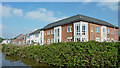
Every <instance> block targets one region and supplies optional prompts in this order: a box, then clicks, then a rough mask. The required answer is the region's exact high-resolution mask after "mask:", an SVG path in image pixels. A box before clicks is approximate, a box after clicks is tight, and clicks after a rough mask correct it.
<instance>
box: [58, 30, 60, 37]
mask: <svg viewBox="0 0 120 68" xmlns="http://www.w3.org/2000/svg"><path fill="white" fill-rule="evenodd" d="M59 31H60V30H59V29H58V37H59V33H60V32H59Z"/></svg>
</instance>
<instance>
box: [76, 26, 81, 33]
mask: <svg viewBox="0 0 120 68" xmlns="http://www.w3.org/2000/svg"><path fill="white" fill-rule="evenodd" d="M76 30H77V32H76V33H77V34H76V35H80V24H78V25H76Z"/></svg>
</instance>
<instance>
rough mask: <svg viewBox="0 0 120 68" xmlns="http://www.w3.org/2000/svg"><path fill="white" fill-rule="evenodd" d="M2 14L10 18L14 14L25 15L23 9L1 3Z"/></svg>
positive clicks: (0, 10)
mask: <svg viewBox="0 0 120 68" xmlns="http://www.w3.org/2000/svg"><path fill="white" fill-rule="evenodd" d="M0 15H2V16H3V17H4V18H9V17H10V16H12V15H16V16H23V11H22V9H18V8H12V7H11V6H9V5H5V6H3V5H2V4H0Z"/></svg>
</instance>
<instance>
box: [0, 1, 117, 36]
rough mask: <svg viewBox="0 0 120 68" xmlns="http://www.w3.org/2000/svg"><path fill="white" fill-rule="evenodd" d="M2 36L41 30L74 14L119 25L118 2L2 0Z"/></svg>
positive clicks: (0, 25)
mask: <svg viewBox="0 0 120 68" xmlns="http://www.w3.org/2000/svg"><path fill="white" fill-rule="evenodd" d="M1 7H2V12H1V11H0V14H1V13H2V24H0V27H2V28H0V29H2V37H3V38H13V37H15V36H17V35H19V34H20V33H23V34H26V33H29V32H30V30H32V31H33V30H34V29H40V28H42V27H44V26H45V25H47V24H49V23H51V22H54V21H58V20H60V19H64V18H67V17H70V16H74V15H77V14H82V15H86V16H89V17H93V18H97V19H101V20H104V21H107V22H109V23H111V24H116V25H117V26H118V6H117V2H3V3H2V4H0V9H1Z"/></svg>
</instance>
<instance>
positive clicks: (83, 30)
mask: <svg viewBox="0 0 120 68" xmlns="http://www.w3.org/2000/svg"><path fill="white" fill-rule="evenodd" d="M82 35H85V26H82Z"/></svg>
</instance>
